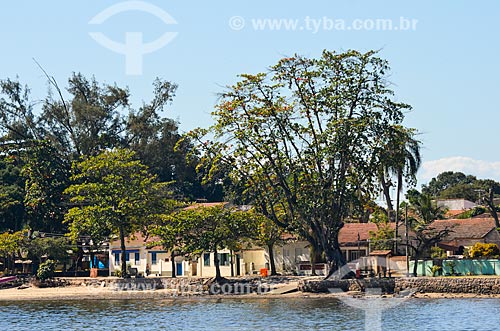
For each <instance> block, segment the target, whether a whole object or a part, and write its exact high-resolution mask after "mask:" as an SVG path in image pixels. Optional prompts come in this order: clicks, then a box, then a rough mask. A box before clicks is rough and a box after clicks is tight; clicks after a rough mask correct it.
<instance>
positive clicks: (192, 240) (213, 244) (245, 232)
mask: <svg viewBox="0 0 500 331" xmlns="http://www.w3.org/2000/svg"><path fill="white" fill-rule="evenodd" d="M173 217H174V218H175V221H174V222H175V223H174V224H176V225H175V226H176V228H175V229H174V237H175V235H178V234H179V231H180V233H181V234H182V237H181V239H180V241H181V242H175V244H176V245H177V246H182V247H183V252H184V253H186V254H193V255H196V254H201V253H202V252H211V253H213V254H214V261H213V262H214V266H215V280H216V281H218V282H219V281H221V280H222V275H221V271H220V260H219V252H220V250H221V249H227V248H229V249H232V250H234V249H238V248H239V246H240V243H241V240H242V239H243V238H248V237H249V236H250V233H251V232H252V230H254V229H253V227H252V225H253V224H254V223H252V222H251V221H249V220H248V217H249V215H248V214H247V213H246V212H243V211H240V210H238V209H237V208H231V207H228V206H224V205H220V206H212V207H203V206H200V207H196V208H192V209H187V210H182V211H179V212H178V213H176V214H175V215H173ZM170 231H171V230H170V229H168V228H163V230H162V229H161V228H160V231H158V232H157V233H156V234H157V235H159V236H160V237H161V238H162V240H164V241H166V242H167V243H170V241H169V240H171V239H170V238H173V237H172V236H171V234H172V232H170Z"/></svg>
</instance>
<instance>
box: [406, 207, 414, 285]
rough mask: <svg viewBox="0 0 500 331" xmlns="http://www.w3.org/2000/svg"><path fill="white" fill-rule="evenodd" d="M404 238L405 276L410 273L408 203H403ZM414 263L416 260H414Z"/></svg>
mask: <svg viewBox="0 0 500 331" xmlns="http://www.w3.org/2000/svg"><path fill="white" fill-rule="evenodd" d="M405 239H406V248H405V254H406V277H409V275H410V261H409V260H408V244H409V242H408V203H405ZM415 263H416V262H415Z"/></svg>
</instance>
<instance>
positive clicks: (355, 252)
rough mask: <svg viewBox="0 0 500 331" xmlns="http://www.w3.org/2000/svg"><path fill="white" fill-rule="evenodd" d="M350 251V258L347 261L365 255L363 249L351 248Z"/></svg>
mask: <svg viewBox="0 0 500 331" xmlns="http://www.w3.org/2000/svg"><path fill="white" fill-rule="evenodd" d="M350 252H351V258H350V259H349V260H348V261H353V260H357V259H359V258H360V257H362V256H365V255H366V253H365V251H364V250H359V251H358V250H353V251H350Z"/></svg>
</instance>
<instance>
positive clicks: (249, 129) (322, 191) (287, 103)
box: [192, 51, 410, 273]
mask: <svg viewBox="0 0 500 331" xmlns="http://www.w3.org/2000/svg"><path fill="white" fill-rule="evenodd" d="M388 72H389V65H388V63H387V61H385V60H383V59H381V58H379V57H377V54H376V52H372V51H370V52H367V53H360V52H357V51H347V52H343V53H336V52H330V51H324V52H323V54H322V56H321V57H319V58H313V59H311V58H306V57H303V56H298V55H297V56H294V57H289V58H284V59H282V60H280V61H279V62H278V63H277V64H276V65H275V66H273V67H271V69H270V71H269V72H268V73H259V74H256V75H249V74H244V75H241V80H240V81H239V82H238V83H236V84H235V85H233V86H231V87H229V88H228V89H227V90H226V91H225V92H224V93H222V96H221V102H220V103H219V104H218V106H217V108H216V110H215V111H214V113H213V116H214V119H215V124H214V125H213V126H212V127H211V129H210V130H196V131H195V132H193V133H192V136H194V137H196V138H198V139H199V140H198V141H199V142H200V145H199V147H200V148H201V149H202V150H203V151H204V154H203V155H202V160H203V161H207V162H214V164H216V163H217V162H221V160H222V161H223V162H225V163H227V164H229V165H230V167H231V169H232V172H231V178H232V180H233V181H234V182H236V183H242V185H241V186H243V187H245V188H246V189H247V190H249V192H251V193H252V198H253V204H255V205H256V206H258V207H259V208H260V210H259V211H260V212H262V213H263V214H264V215H265V216H266V217H268V218H270V219H272V220H273V221H274V222H276V224H278V225H280V226H282V227H283V228H285V229H287V230H292V231H295V232H297V233H299V234H300V235H301V236H302V237H303V238H306V239H307V240H308V241H309V242H310V243H311V244H312V245H313V246H314V247H315V248H316V250H317V251H320V252H324V254H325V256H326V258H327V261H328V262H329V264H330V267H331V268H330V270H331V273H333V272H334V271H335V270H336V269H337V268H338V267H340V266H342V265H343V264H345V259H344V257H343V255H342V253H341V251H340V246H339V242H338V234H339V231H340V229H341V228H342V227H343V224H344V220H345V219H346V217H348V216H349V215H350V214H351V213H353V210H354V209H356V207H357V206H359V205H362V204H363V203H366V201H369V200H370V198H371V197H370V192H373V191H374V186H375V183H376V170H377V169H378V168H379V166H380V164H381V162H382V161H383V160H381V155H380V153H379V151H380V150H382V149H383V148H384V146H385V143H386V141H385V140H384V139H381V136H382V135H383V133H384V132H386V131H387V128H388V127H390V126H393V125H400V124H401V123H402V121H403V118H404V111H406V110H408V109H410V106H409V105H407V104H404V103H400V102H397V101H395V100H394V98H393V91H392V90H391V89H390V88H389V84H388V82H387V80H386V78H387V74H388ZM208 133H211V134H212V135H213V137H214V138H215V139H211V140H208V141H207V140H206V139H207V138H203V135H204V134H208ZM276 206H279V208H280V210H284V211H285V215H286V216H285V217H284V218H282V219H280V218H279V217H277V214H276Z"/></svg>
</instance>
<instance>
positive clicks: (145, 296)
mask: <svg viewBox="0 0 500 331" xmlns="http://www.w3.org/2000/svg"><path fill="white" fill-rule="evenodd" d="M335 296H336V294H329V293H305V292H299V291H296V292H292V293H284V294H281V293H276V292H270V293H265V294H256V293H251V294H239V295H234V294H233V295H231V294H228V295H221V294H219V295H209V294H206V293H195V292H193V293H184V294H181V293H179V292H177V291H175V290H172V289H156V290H145V291H137V290H132V291H130V290H129V291H117V290H114V289H112V288H100V287H97V288H96V287H85V286H66V287H52V288H37V287H29V288H24V289H17V288H9V289H1V290H0V301H36V300H174V299H175V300H193V299H196V300H200V299H217V298H248V299H259V298H260V299H271V298H275V299H276V298H324V297H331V298H334V297H335ZM413 298H417V299H444V298H497V299H500V294H491V295H479V294H471V293H415V294H414V295H413Z"/></svg>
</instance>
